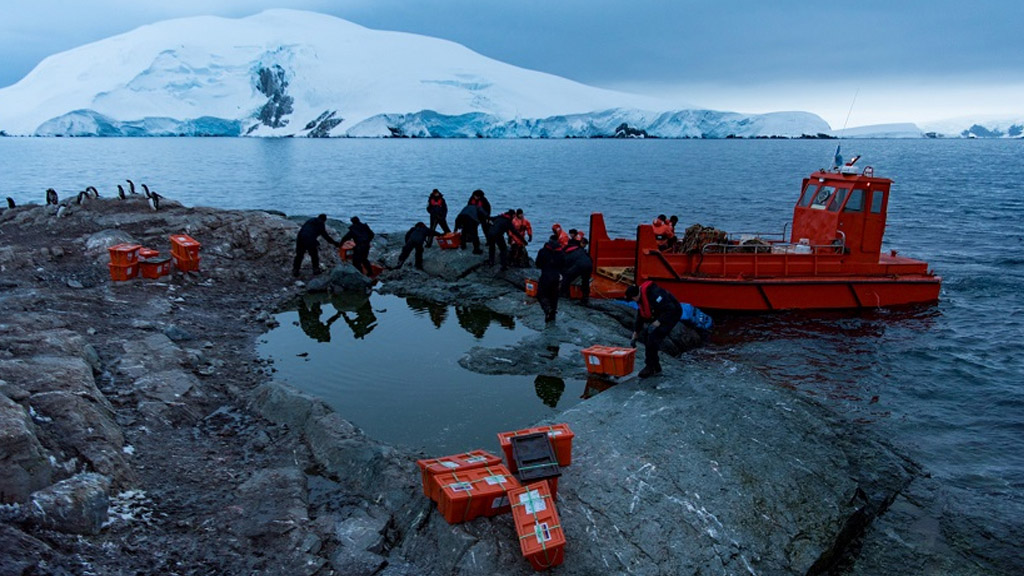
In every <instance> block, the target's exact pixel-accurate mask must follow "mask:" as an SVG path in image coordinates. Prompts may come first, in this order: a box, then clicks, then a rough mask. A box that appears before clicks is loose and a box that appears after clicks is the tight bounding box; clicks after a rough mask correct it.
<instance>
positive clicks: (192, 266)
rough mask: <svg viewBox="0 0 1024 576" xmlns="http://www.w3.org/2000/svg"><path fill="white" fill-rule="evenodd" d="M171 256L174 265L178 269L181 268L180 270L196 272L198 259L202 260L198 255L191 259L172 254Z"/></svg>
mask: <svg viewBox="0 0 1024 576" xmlns="http://www.w3.org/2000/svg"><path fill="white" fill-rule="evenodd" d="M172 258H174V267H175V268H177V269H178V270H181V271H182V272H198V271H199V261H200V260H202V258H200V257H198V256H196V257H195V258H194V259H192V258H182V257H180V256H177V255H172Z"/></svg>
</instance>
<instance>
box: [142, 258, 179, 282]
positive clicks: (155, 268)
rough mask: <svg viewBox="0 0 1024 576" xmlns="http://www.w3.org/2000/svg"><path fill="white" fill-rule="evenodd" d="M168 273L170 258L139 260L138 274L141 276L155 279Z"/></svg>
mask: <svg viewBox="0 0 1024 576" xmlns="http://www.w3.org/2000/svg"><path fill="white" fill-rule="evenodd" d="M170 273H171V259H170V258H149V259H148V260H143V261H141V262H139V274H141V275H142V277H143V278H149V279H151V280H155V279H157V278H159V277H161V276H167V275H168V274H170Z"/></svg>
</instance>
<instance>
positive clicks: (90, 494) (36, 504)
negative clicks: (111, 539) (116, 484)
mask: <svg viewBox="0 0 1024 576" xmlns="http://www.w3.org/2000/svg"><path fill="white" fill-rule="evenodd" d="M31 500H32V501H31V509H32V513H31V520H32V521H33V522H35V523H37V524H40V525H42V526H46V527H48V528H52V529H54V530H58V531H61V532H67V533H69V534H97V533H99V531H100V529H101V528H102V527H103V523H104V522H106V521H107V507H108V505H109V503H110V479H109V478H107V477H106V476H103V475H101V474H92V473H86V474H78V475H76V476H72V477H71V478H68V479H67V480H63V481H61V482H58V483H56V484H54V485H53V486H50V487H48V488H45V489H43V490H40V491H38V492H36V493H34V494H32V498H31Z"/></svg>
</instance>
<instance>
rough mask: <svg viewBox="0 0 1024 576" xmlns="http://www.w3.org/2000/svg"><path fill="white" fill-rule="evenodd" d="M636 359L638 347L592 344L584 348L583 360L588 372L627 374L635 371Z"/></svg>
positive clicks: (612, 374) (613, 374)
mask: <svg viewBox="0 0 1024 576" xmlns="http://www.w3.org/2000/svg"><path fill="white" fill-rule="evenodd" d="M635 360H636V348H616V347H614V346H591V347H590V348H584V349H583V361H584V362H586V364H587V372H591V373H593V374H608V375H610V376H626V375H627V374H631V373H632V372H633V363H634V361H635Z"/></svg>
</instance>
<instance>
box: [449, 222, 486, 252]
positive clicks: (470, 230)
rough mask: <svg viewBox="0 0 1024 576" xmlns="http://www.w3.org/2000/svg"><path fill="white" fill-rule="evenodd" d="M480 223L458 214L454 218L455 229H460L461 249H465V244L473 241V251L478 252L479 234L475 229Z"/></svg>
mask: <svg viewBox="0 0 1024 576" xmlns="http://www.w3.org/2000/svg"><path fill="white" fill-rule="evenodd" d="M479 226H480V224H479V223H477V221H476V220H470V219H469V218H463V217H462V216H459V217H457V218H455V229H456V230H461V231H462V241H461V247H462V249H463V250H465V249H466V245H467V244H468V243H469V242H472V243H473V253H474V254H477V253H479V252H480V236H478V235H477V232H476V229H477V227H479Z"/></svg>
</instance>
